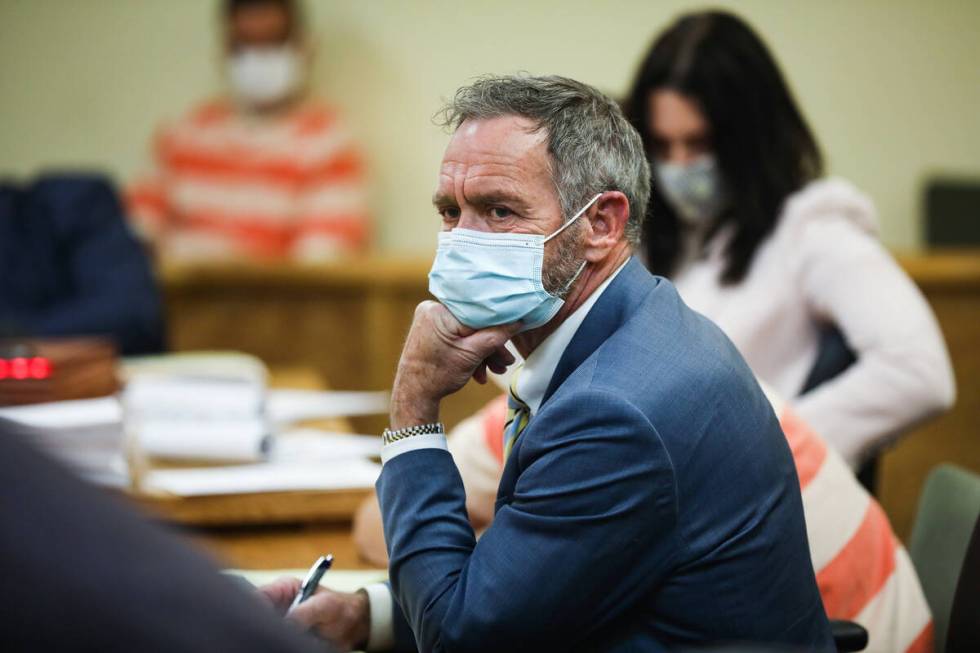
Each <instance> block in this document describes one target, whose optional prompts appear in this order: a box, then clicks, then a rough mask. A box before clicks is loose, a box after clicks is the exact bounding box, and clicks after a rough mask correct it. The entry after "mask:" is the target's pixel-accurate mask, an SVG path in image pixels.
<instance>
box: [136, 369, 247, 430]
mask: <svg viewBox="0 0 980 653" xmlns="http://www.w3.org/2000/svg"><path fill="white" fill-rule="evenodd" d="M123 400H124V401H125V403H126V411H127V412H128V413H129V414H132V415H133V416H137V417H140V418H148V419H194V418H199V419H209V420H217V419H229V420H232V419H242V418H249V417H256V416H258V415H261V414H262V409H263V404H264V402H265V386H264V385H263V384H262V383H258V382H254V381H250V380H237V379H208V378H197V377H181V376H156V375H152V374H141V375H135V376H133V378H131V379H130V380H129V383H128V384H127V385H126V389H125V390H124V392H123Z"/></svg>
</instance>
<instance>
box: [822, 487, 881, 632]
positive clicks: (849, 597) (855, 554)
mask: <svg viewBox="0 0 980 653" xmlns="http://www.w3.org/2000/svg"><path fill="white" fill-rule="evenodd" d="M896 547H897V544H896V542H895V536H894V535H892V532H891V527H890V526H889V524H888V518H887V517H886V516H885V513H884V511H883V510H882V509H881V506H879V505H878V503H877V502H876V501H871V502H869V503H868V509H867V511H866V512H865V514H864V519H863V520H862V522H861V526H860V527H858V530H857V532H856V533H855V534H854V536H853V537H852V538H851V539H850V540H849V541H848V542H847V544H846V545H844V548H843V549H841V550H840V552H839V553H838V554H837V555H836V556H835V557H834V558H833V560H831V561H830V562H829V563H827V565H826V566H825V567H824V568H823V569H818V570H817V585H818V586H819V588H820V595H821V596H822V597H823V604H824V608H825V609H826V611H827V616H828V617H830V618H831V619H853V618H854V617H855V616H856V615H857V614H858V613H859V612H860V611H861V609H862V608H864V606H865V605H867V604H868V602H870V601H871V599H873V598H874V597H875V596H876V595H877V594H878V593H879V592H880V591H881V589H882V588H883V587H884V585H885V583H886V582H887V581H888V578H889V577H890V576H891V575H892V573H894V571H895V549H896ZM869 565H870V568H869Z"/></svg>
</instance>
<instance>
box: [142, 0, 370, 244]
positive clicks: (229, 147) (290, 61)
mask: <svg viewBox="0 0 980 653" xmlns="http://www.w3.org/2000/svg"><path fill="white" fill-rule="evenodd" d="M221 19H222V28H223V33H224V38H225V46H224V61H223V67H224V70H223V72H224V76H225V79H226V81H227V84H228V94H227V95H226V96H224V97H221V98H219V99H216V100H212V101H209V102H205V103H204V104H203V105H201V106H199V107H197V108H195V109H193V110H191V111H190V112H189V113H188V114H187V115H186V116H185V117H184V118H182V119H181V120H179V121H177V122H176V123H174V124H171V125H168V126H166V127H164V128H163V129H161V130H160V132H159V133H158V135H157V138H156V142H155V144H154V159H155V172H154V173H153V174H151V175H150V176H147V177H145V178H142V179H140V180H138V181H137V182H136V183H134V184H133V185H132V187H131V188H130V189H129V203H130V212H131V214H132V217H133V219H134V220H135V223H136V225H137V229H138V231H139V232H140V233H141V234H142V235H143V236H144V237H146V238H147V239H149V240H150V241H151V242H153V243H154V245H155V246H156V247H157V248H158V251H160V253H161V254H162V255H163V256H165V257H169V258H177V259H215V258H219V259H273V260H282V259H295V260H323V259H329V258H333V257H335V256H337V255H340V254H350V253H357V252H361V251H363V250H364V249H365V247H366V246H367V243H368V239H369V224H368V215H367V213H368V212H367V208H366V205H365V192H364V185H363V182H364V179H363V167H362V162H361V158H360V155H359V153H358V151H357V149H356V147H355V146H354V144H353V142H352V141H351V139H350V137H349V135H348V134H347V132H346V130H345V128H344V126H343V125H342V124H341V121H340V119H339V117H338V115H337V113H336V112H335V111H334V110H332V109H331V108H329V107H327V106H325V105H324V104H322V103H320V102H319V101H317V100H314V99H312V98H310V97H309V95H308V92H307V83H308V77H309V69H310V63H311V51H310V48H309V41H308V40H307V36H306V33H305V26H304V24H303V17H302V12H301V10H300V7H299V6H298V4H297V2H295V1H294V0H223V4H222V11H221Z"/></svg>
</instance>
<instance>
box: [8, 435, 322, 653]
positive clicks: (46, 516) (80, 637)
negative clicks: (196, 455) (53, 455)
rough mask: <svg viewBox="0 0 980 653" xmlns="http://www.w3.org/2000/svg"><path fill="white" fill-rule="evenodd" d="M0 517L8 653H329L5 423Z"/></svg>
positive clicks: (161, 529)
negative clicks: (26, 652) (41, 652)
mask: <svg viewBox="0 0 980 653" xmlns="http://www.w3.org/2000/svg"><path fill="white" fill-rule="evenodd" d="M0 515H2V516H3V518H2V519H0V578H3V583H2V585H0V588H2V589H0V615H3V616H2V618H0V647H2V648H3V650H4V651H68V652H73V651H77V652H82V651H99V652H101V653H113V652H116V651H119V652H120V653H121V652H123V651H125V652H127V653H128V652H133V651H139V652H141V653H154V652H156V651H160V652H163V651H167V652H175V653H180V652H184V653H192V652H193V653H198V652H200V653H217V652H221V651H236V652H239V653H251V652H253V651H254V652H258V651H276V652H279V651H281V652H284V653H293V652H295V653H301V652H306V653H312V652H314V651H319V652H320V653H323V652H324V651H326V650H328V647H327V646H326V645H325V644H323V643H322V642H321V643H318V642H314V641H313V640H312V638H310V639H307V637H306V636H305V635H304V634H302V633H300V632H299V630H297V629H294V628H293V627H292V626H288V625H287V624H286V623H285V622H284V621H283V620H282V619H281V618H280V617H279V616H277V615H276V614H275V612H274V611H273V609H272V607H271V606H268V605H266V604H265V603H264V602H263V600H262V599H260V598H259V597H258V596H257V594H256V593H255V592H249V591H245V590H243V589H242V587H241V584H240V582H235V580H234V579H232V578H228V577H225V576H222V575H221V574H219V573H218V571H217V569H216V568H215V567H214V565H213V564H212V563H210V562H209V561H208V560H207V559H205V558H204V557H203V556H202V555H200V554H199V553H197V552H195V551H193V550H191V549H190V548H188V547H186V546H185V545H183V543H182V542H180V541H179V540H178V539H177V538H176V537H175V536H174V535H173V534H172V533H169V532H167V531H166V530H164V529H163V528H161V527H158V526H154V525H152V524H150V523H149V522H147V521H145V520H143V519H141V518H140V517H139V516H138V515H137V514H136V513H135V512H134V511H133V510H132V509H131V508H130V507H129V506H128V505H126V504H125V502H124V501H123V499H122V497H112V496H108V495H107V494H106V491H103V490H100V489H99V488H97V487H95V486H90V485H87V484H85V483H84V482H83V481H80V480H78V479H77V478H76V477H75V476H74V475H72V474H71V473H69V472H68V471H67V470H65V469H62V468H61V467H60V466H59V465H57V464H56V463H55V462H54V461H52V460H49V459H48V458H47V457H46V456H44V455H43V454H41V453H40V452H39V451H37V450H35V449H34V448H32V447H31V446H29V445H28V444H27V443H26V442H25V441H23V440H21V439H20V438H19V437H17V436H15V435H14V434H13V433H12V432H11V431H10V430H8V429H6V428H5V425H4V423H3V421H2V420H0Z"/></svg>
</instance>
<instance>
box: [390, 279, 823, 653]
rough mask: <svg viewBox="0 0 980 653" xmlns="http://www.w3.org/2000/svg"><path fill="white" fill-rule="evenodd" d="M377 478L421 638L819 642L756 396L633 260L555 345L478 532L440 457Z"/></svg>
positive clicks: (395, 559) (816, 598)
mask: <svg viewBox="0 0 980 653" xmlns="http://www.w3.org/2000/svg"><path fill="white" fill-rule="evenodd" d="M377 489H378V497H379V500H380V504H381V510H382V514H383V516H384V529H385V538H386V541H387V543H388V551H389V554H390V557H391V562H390V568H389V571H390V579H391V586H392V588H393V592H394V595H395V598H396V601H397V604H398V605H399V606H400V608H401V611H402V613H403V614H402V615H398V617H404V618H405V619H407V623H408V625H410V627H411V630H412V631H413V632H414V636H415V639H416V642H417V644H418V646H419V648H421V649H422V650H425V651H438V650H446V651H513V650H523V649H537V650H569V649H584V650H595V649H602V650H630V651H635V650H642V651H661V650H665V649H667V648H674V647H678V646H685V645H697V644H703V643H706V642H736V641H737V642H767V643H781V644H788V645H790V646H794V647H800V648H803V649H811V650H813V649H818V650H819V649H828V650H832V649H833V642H832V640H831V637H830V632H829V627H828V623H827V618H826V615H825V614H824V610H823V604H822V602H821V599H820V594H819V592H818V590H817V585H816V580H815V578H814V573H813V567H812V563H811V562H810V553H809V547H808V544H807V539H806V530H805V525H804V521H803V506H802V501H801V498H800V489H799V482H798V480H797V476H796V470H795V467H794V465H793V459H792V456H791V454H790V451H789V447H788V446H787V443H786V439H785V437H784V436H783V434H782V432H781V431H780V428H779V424H778V422H777V419H776V416H775V415H774V414H773V411H772V408H771V407H770V404H769V402H768V401H767V400H766V397H765V396H764V395H763V393H762V391H761V389H760V388H759V386H758V384H757V383H756V381H755V378H754V377H753V375H752V373H751V372H750V371H749V369H748V367H747V366H746V364H745V362H744V361H743V360H742V358H741V356H740V355H739V354H738V352H737V351H736V350H735V348H734V347H733V345H732V344H731V343H730V342H729V340H728V339H727V338H726V337H725V336H724V335H723V334H722V333H721V331H720V330H719V329H718V328H717V327H715V326H714V325H713V324H712V323H711V322H709V321H708V320H707V319H705V318H704V317H703V316H701V315H699V314H697V313H695V312H694V311H692V310H690V309H689V308H687V306H685V305H684V303H683V302H682V301H681V300H680V298H679V296H678V295H677V292H676V291H675V290H674V288H673V286H672V285H671V284H670V282H668V281H666V280H665V279H662V278H659V277H653V276H651V275H650V274H649V273H648V272H647V271H646V270H645V269H644V268H643V267H642V266H641V265H640V264H639V263H638V262H637V261H635V260H634V261H631V262H630V263H629V264H628V265H627V266H626V267H625V268H624V269H623V270H622V272H620V274H619V276H617V277H616V279H615V280H613V282H612V283H611V284H610V285H609V286H608V287H607V289H606V291H605V292H604V293H603V295H602V296H601V297H600V298H599V300H598V301H597V302H596V304H595V305H594V306H593V308H592V310H591V311H590V313H589V315H588V316H587V317H586V319H585V321H584V322H583V324H582V326H581V327H580V328H579V330H578V332H577V333H576V334H575V336H574V338H573V339H572V341H571V343H570V345H569V347H568V348H567V349H566V350H565V352H564V354H563V356H562V359H561V361H560V363H559V365H558V368H557V370H556V372H555V375H554V377H553V378H552V380H551V384H550V386H549V388H548V391H547V393H546V395H545V399H544V401H543V402H542V404H541V407H540V409H539V411H538V413H537V414H536V415H535V417H534V418H533V419H532V420H531V422H530V423H529V425H528V427H527V429H526V430H525V431H524V433H523V434H522V435H521V437H520V438H519V440H518V441H517V443H516V445H515V446H514V449H513V451H512V453H511V455H510V457H509V459H508V460H507V462H506V465H505V467H504V471H503V477H502V479H501V482H500V487H499V491H498V498H497V506H496V516H495V517H494V521H493V524H492V525H491V526H490V528H489V529H488V530H487V531H486V533H484V535H483V537H482V538H481V539H480V541H479V542H477V541H476V540H475V538H474V535H473V531H472V529H471V527H470V524H469V521H468V520H467V514H466V509H465V497H464V493H463V485H462V483H461V481H460V478H459V473H458V471H457V470H456V467H455V465H454V464H453V461H452V458H451V457H450V455H449V453H447V452H446V451H443V450H439V449H423V450H418V451H413V452H409V453H406V454H403V455H400V456H398V457H396V458H394V459H392V460H390V461H389V462H388V463H387V464H385V466H384V469H383V471H382V473H381V477H380V479H379V480H378V484H377ZM397 611H398V610H396V612H397ZM401 631H402V632H403V633H404V632H407V631H406V629H405V628H404V625H403V626H402V628H401ZM396 632H397V629H396ZM401 643H402V644H405V643H408V642H404V641H402V642H401Z"/></svg>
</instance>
